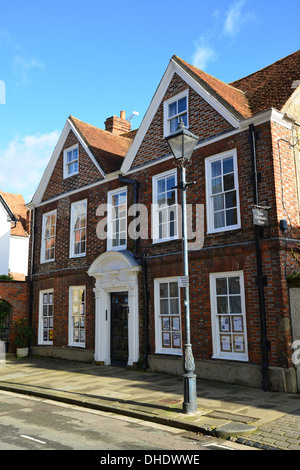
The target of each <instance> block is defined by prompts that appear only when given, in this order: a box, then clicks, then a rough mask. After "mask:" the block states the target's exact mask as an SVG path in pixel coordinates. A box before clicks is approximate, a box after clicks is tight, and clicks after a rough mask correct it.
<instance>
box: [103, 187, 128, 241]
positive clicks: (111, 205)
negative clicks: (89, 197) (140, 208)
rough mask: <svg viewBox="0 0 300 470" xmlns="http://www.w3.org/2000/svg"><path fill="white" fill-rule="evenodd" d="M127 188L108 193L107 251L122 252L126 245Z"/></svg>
mask: <svg viewBox="0 0 300 470" xmlns="http://www.w3.org/2000/svg"><path fill="white" fill-rule="evenodd" d="M126 235H127V188H121V189H117V190H115V191H110V192H109V193H108V238H107V249H108V250H122V249H125V248H126V245H127V236H126Z"/></svg>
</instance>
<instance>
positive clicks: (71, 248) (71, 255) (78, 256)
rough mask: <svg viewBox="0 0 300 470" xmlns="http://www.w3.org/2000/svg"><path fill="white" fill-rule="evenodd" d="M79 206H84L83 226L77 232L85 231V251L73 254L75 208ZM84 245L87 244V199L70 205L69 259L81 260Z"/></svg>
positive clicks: (83, 253)
mask: <svg viewBox="0 0 300 470" xmlns="http://www.w3.org/2000/svg"><path fill="white" fill-rule="evenodd" d="M80 204H85V226H84V227H80V228H79V229H78V231H79V230H85V250H84V252H82V253H75V232H76V231H77V230H75V227H74V224H75V218H74V213H75V208H76V206H78V205H80ZM86 244H87V199H83V200H82V201H76V202H73V203H72V205H71V222H70V258H81V257H82V256H86Z"/></svg>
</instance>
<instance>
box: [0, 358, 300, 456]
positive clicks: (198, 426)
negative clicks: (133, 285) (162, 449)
mask: <svg viewBox="0 0 300 470" xmlns="http://www.w3.org/2000/svg"><path fill="white" fill-rule="evenodd" d="M0 390H5V391H9V392H13V393H21V394H25V395H30V396H36V397H41V398H47V399H51V400H55V401H60V402H64V403H69V404H74V405H77V406H81V407H88V408H91V409H96V410H101V411H107V412H111V413H117V414H121V415H125V416H131V417H135V418H138V419H141V420H146V421H151V422H154V423H159V424H163V425H167V426H174V427H177V428H180V429H183V430H187V431H191V432H195V433H200V434H205V435H211V436H215V437H218V438H220V440H225V439H226V440H227V442H229V441H231V442H235V443H238V444H242V445H245V446H248V449H249V450H250V448H252V449H253V450H254V449H257V450H258V449H260V450H300V394H286V393H280V392H269V391H263V390H260V389H256V388H251V387H244V386H239V385H231V384H224V383H219V382H212V381H208V380H201V379H197V402H198V411H197V412H196V413H194V414H192V415H187V414H184V413H183V412H182V401H183V379H182V377H178V376H173V375H168V374H159V373H154V372H148V371H143V370H131V369H126V368H121V367H111V366H99V365H95V364H89V363H82V362H75V361H68V360H62V359H56V358H46V357H34V356H29V357H27V358H22V359H18V358H16V357H15V356H14V355H13V354H7V355H6V358H5V361H4V363H2V364H0Z"/></svg>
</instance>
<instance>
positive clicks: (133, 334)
mask: <svg viewBox="0 0 300 470" xmlns="http://www.w3.org/2000/svg"><path fill="white" fill-rule="evenodd" d="M140 270H141V266H140V265H139V264H138V262H137V261H136V260H135V258H134V257H133V255H132V254H131V253H130V252H129V251H127V250H122V251H107V252H105V253H102V255H100V256H99V257H98V258H97V259H96V260H95V261H94V262H93V263H92V265H91V266H90V268H89V270H88V274H89V276H93V277H94V278H95V288H94V293H95V356H94V359H95V361H96V362H99V363H102V364H104V365H110V364H111V344H110V337H111V311H110V310H111V305H110V294H111V293H112V292H123V291H127V292H128V307H129V313H128V363H127V365H133V364H134V363H135V362H137V361H138V359H139V318H138V317H139V315H138V313H139V309H138V274H139V271H140Z"/></svg>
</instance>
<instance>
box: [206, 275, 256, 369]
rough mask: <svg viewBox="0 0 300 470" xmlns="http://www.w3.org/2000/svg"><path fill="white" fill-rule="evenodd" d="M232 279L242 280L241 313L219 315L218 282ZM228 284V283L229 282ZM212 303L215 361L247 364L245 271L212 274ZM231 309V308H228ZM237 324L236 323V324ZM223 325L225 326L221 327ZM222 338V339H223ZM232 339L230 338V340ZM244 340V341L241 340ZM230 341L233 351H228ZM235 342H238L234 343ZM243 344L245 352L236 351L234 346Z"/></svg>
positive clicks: (228, 295)
mask: <svg viewBox="0 0 300 470" xmlns="http://www.w3.org/2000/svg"><path fill="white" fill-rule="evenodd" d="M230 277H238V278H239V280H240V297H241V312H237V313H229V312H228V313H227V314H218V310H217V291H216V280H217V279H222V278H226V279H229V278H230ZM227 283H228V281H227ZM220 297H227V298H228V299H229V297H230V294H229V293H228V294H227V295H224V296H223V295H220ZM210 302H211V320H212V340H213V357H212V358H213V359H225V360H232V361H244V362H247V361H248V360H249V358H248V340H247V322H246V320H247V318H246V306H245V287H244V274H243V271H231V272H220V273H211V274H210ZM228 308H229V307H228ZM235 322H236V323H235ZM220 325H223V326H220ZM221 337H222V338H221ZM229 337H230V338H229ZM241 337H242V338H243V341H240V340H241ZM223 339H224V343H223V344H224V345H225V347H224V348H223V351H222V347H221V341H223ZM229 339H230V345H231V346H230V347H231V349H232V351H227V350H226V349H227V347H228V340H229ZM234 340H235V341H236V342H234ZM238 344H243V346H244V348H243V349H244V351H243V352H237V350H236V351H234V345H235V346H236V347H237V345H238Z"/></svg>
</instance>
